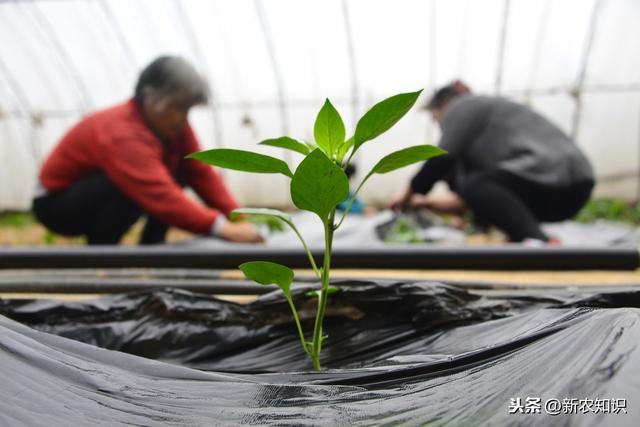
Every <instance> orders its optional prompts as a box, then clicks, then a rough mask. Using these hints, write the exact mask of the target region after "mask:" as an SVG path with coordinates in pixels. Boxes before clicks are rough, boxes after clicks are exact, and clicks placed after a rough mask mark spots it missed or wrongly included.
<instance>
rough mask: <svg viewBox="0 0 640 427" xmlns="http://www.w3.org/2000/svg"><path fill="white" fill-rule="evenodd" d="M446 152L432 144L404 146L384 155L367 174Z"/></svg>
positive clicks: (384, 170)
mask: <svg viewBox="0 0 640 427" xmlns="http://www.w3.org/2000/svg"><path fill="white" fill-rule="evenodd" d="M446 153H447V152H446V151H444V150H443V149H441V148H438V147H435V146H433V145H415V146H413V147H408V148H404V149H402V150H398V151H395V152H393V153H391V154H389V155H387V156H384V157H383V158H382V159H380V161H379V162H378V163H376V165H375V166H374V167H373V169H371V172H369V174H374V173H379V174H383V173H388V172H391V171H394V170H396V169H400V168H403V167H405V166H409V165H411V164H413V163H417V162H421V161H424V160H428V159H430V158H432V157H437V156H441V155H443V154H446Z"/></svg>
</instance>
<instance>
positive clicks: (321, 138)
mask: <svg viewBox="0 0 640 427" xmlns="http://www.w3.org/2000/svg"><path fill="white" fill-rule="evenodd" d="M313 135H314V137H315V139H316V144H318V147H320V148H321V149H322V151H324V152H325V153H327V156H328V157H329V158H332V157H333V153H334V152H335V150H337V149H338V147H339V146H340V144H342V143H343V142H344V135H345V130H344V123H343V122H342V117H340V114H339V113H338V111H337V110H336V109H335V108H334V107H333V105H332V104H331V101H329V100H328V99H327V100H326V101H325V102H324V105H323V106H322V108H321V109H320V112H319V113H318V117H316V123H315V125H314V126H313Z"/></svg>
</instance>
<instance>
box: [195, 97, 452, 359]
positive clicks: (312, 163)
mask: <svg viewBox="0 0 640 427" xmlns="http://www.w3.org/2000/svg"><path fill="white" fill-rule="evenodd" d="M419 95H420V91H419V92H411V93H402V94H399V95H395V96H392V97H390V98H387V99H385V100H384V101H381V102H379V103H378V104H376V105H374V106H373V107H372V108H371V109H370V110H369V111H368V112H366V113H365V114H364V116H363V117H362V118H361V119H360V120H359V121H358V123H357V125H356V130H355V133H354V135H353V136H352V137H350V138H346V130H345V126H344V122H343V121H342V117H341V116H340V114H339V113H338V111H337V110H336V109H335V108H334V106H333V105H332V104H331V102H330V101H329V100H328V99H327V100H326V101H325V103H324V105H323V106H322V108H321V109H320V112H319V113H318V115H317V117H316V121H315V124H314V128H313V130H314V138H315V143H314V144H312V143H308V142H303V141H299V140H297V139H294V138H291V137H288V136H283V137H280V138H274V139H268V140H266V141H262V142H261V143H260V144H262V145H268V146H273V147H278V148H283V149H286V150H291V151H293V152H296V153H298V154H301V155H303V156H304V159H303V160H302V161H301V162H300V164H299V165H298V167H297V169H296V170H295V172H292V171H291V170H290V169H289V165H287V163H285V162H284V161H282V160H280V159H277V158H275V157H271V156H267V155H263V154H258V153H253V152H251V151H244V150H234V149H214V150H208V151H202V152H199V153H194V154H191V155H190V156H188V157H189V158H193V159H197V160H200V161H202V162H205V163H207V164H210V165H214V166H218V167H223V168H228V169H235V170H241V171H246V172H257V173H280V174H282V175H284V176H286V177H288V178H291V184H290V192H291V199H292V201H293V203H294V204H295V205H296V207H298V208H299V209H302V210H306V211H310V212H313V213H315V214H316V215H317V216H318V218H320V221H321V222H322V226H323V228H324V235H325V245H324V258H323V260H322V265H321V267H318V264H317V263H316V261H315V259H314V257H313V254H312V253H311V251H310V250H309V248H308V247H307V244H306V243H305V241H304V239H303V237H302V235H301V234H300V232H299V231H298V230H297V228H296V227H295V225H294V223H293V221H292V219H291V217H290V216H289V215H288V214H286V213H284V212H280V211H277V210H274V209H253V208H244V209H237V210H235V211H234V212H233V213H232V219H234V218H237V217H238V216H239V215H250V216H258V217H271V218H275V219H277V220H278V221H281V222H282V223H284V224H286V225H287V226H289V227H291V228H292V229H293V231H294V232H295V233H296V235H297V236H298V238H299V239H300V242H301V243H302V246H303V247H304V249H305V251H306V253H307V256H308V258H309V263H310V264H311V267H312V268H313V271H314V272H315V274H316V276H317V278H318V280H319V281H320V289H319V290H317V291H314V292H311V293H309V295H310V296H313V297H315V298H317V310H316V317H315V323H314V327H313V333H312V336H311V340H308V339H307V336H305V333H304V330H303V328H302V324H301V323H300V319H299V316H298V313H297V310H296V307H295V304H294V302H293V298H292V295H291V284H292V282H293V278H294V273H293V271H292V270H291V269H290V268H289V267H286V266H284V265H280V264H275V263H272V262H266V261H252V262H247V263H244V264H242V265H240V270H242V272H243V273H244V275H245V276H246V277H247V278H249V279H251V280H254V281H255V282H257V283H260V284H263V285H271V284H274V285H277V286H278V287H279V288H280V289H281V290H282V292H283V293H284V295H285V298H286V299H287V301H288V303H289V305H290V307H291V311H292V313H293V318H294V320H295V324H296V327H297V330H298V335H299V338H300V344H301V346H302V349H303V351H304V352H305V353H306V354H307V355H308V356H309V357H311V359H312V360H313V367H314V369H316V370H320V352H321V350H322V343H323V341H324V340H325V339H326V338H327V336H326V335H325V334H324V333H323V329H322V326H323V321H324V314H325V310H326V306H327V300H328V296H329V294H331V293H333V292H335V288H332V287H331V286H330V285H329V283H330V270H331V248H332V244H333V234H334V232H335V231H336V230H337V229H338V228H339V227H340V225H341V224H342V222H343V221H344V218H345V217H346V215H347V213H348V212H349V209H350V208H351V205H352V203H353V201H354V200H355V198H356V197H357V195H358V192H359V191H360V189H361V188H362V186H363V185H364V183H365V182H366V181H367V180H368V179H369V178H370V177H371V176H373V175H374V174H385V173H388V172H391V171H394V170H396V169H400V168H402V167H404V166H408V165H410V164H413V163H417V162H421V161H424V160H427V159H429V158H432V157H435V156H439V155H442V154H444V153H445V152H444V151H443V150H441V149H439V148H437V147H434V146H429V145H419V146H414V147H409V148H405V149H402V150H399V151H396V152H393V153H391V154H389V155H387V156H385V157H383V158H382V159H381V160H380V161H379V162H378V163H377V164H376V165H375V166H374V167H373V168H372V169H371V171H369V173H368V174H367V175H366V176H365V177H364V179H363V180H362V182H361V183H360V185H359V186H358V187H357V189H356V191H355V192H354V193H353V194H352V195H351V197H350V198H349V180H348V178H347V175H346V174H345V169H346V168H347V166H348V165H349V162H350V161H351V159H352V158H353V156H354V154H355V153H356V152H357V151H358V149H360V147H362V146H363V145H364V144H365V143H367V142H369V141H371V140H372V139H374V138H376V137H378V136H379V135H381V134H382V133H384V132H386V131H387V130H389V129H390V128H391V127H392V126H393V125H395V124H396V123H397V122H398V120H400V119H401V118H402V117H403V116H404V115H405V114H406V113H407V112H408V111H409V109H410V108H411V107H412V106H413V105H414V103H415V102H416V100H417V99H418V96H419ZM348 198H349V200H347V199H348ZM344 201H347V207H346V209H345V211H344V212H343V213H342V216H341V218H340V219H339V220H338V219H337V218H336V206H337V205H338V204H340V203H342V202H344Z"/></svg>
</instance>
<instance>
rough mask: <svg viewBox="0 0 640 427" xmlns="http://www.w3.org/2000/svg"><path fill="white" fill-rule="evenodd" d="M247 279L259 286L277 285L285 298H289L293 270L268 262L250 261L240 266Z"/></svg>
mask: <svg viewBox="0 0 640 427" xmlns="http://www.w3.org/2000/svg"><path fill="white" fill-rule="evenodd" d="M239 268H240V270H242V272H243V273H244V275H245V276H246V277H247V279H251V280H253V281H254V282H257V283H259V284H261V285H277V286H278V287H279V288H280V289H282V292H284V294H285V295H286V296H287V297H291V282H293V270H291V269H290V268H289V267H286V266H284V265H282V264H276V263H275V262H269V261H250V262H245V263H243V264H240V266H239Z"/></svg>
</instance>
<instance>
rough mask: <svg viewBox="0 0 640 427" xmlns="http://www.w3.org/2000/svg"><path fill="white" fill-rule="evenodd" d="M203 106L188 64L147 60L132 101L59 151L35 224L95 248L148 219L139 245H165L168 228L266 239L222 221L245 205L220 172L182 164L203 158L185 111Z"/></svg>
mask: <svg viewBox="0 0 640 427" xmlns="http://www.w3.org/2000/svg"><path fill="white" fill-rule="evenodd" d="M207 99H208V87H207V84H206V82H205V80H204V78H203V77H202V76H201V75H200V74H198V72H197V71H196V70H195V69H194V68H193V67H192V66H191V65H190V64H189V63H188V62H186V61H185V60H184V59H182V58H180V57H175V56H162V57H159V58H157V59H156V60H154V61H153V62H151V64H149V65H148V66H147V67H146V68H145V69H144V70H143V71H142V73H141V74H140V76H139V78H138V82H137V84H136V87H135V95H134V97H133V98H132V99H130V100H128V101H127V102H125V103H123V104H119V105H116V106H113V107H111V108H107V109H105V110H101V111H98V112H94V113H92V114H90V115H88V116H86V117H85V118H83V119H82V120H81V121H80V122H79V123H78V124H76V125H75V126H74V127H73V128H72V129H71V130H69V131H68V133H67V134H66V135H65V136H64V137H63V138H62V140H61V141H60V142H59V143H58V144H57V146H56V147H55V148H54V149H53V151H52V152H51V154H50V155H49V156H48V158H47V159H46V161H45V162H44V164H43V166H42V168H41V170H40V174H39V188H38V190H37V191H36V197H35V198H34V200H33V211H34V213H35V215H36V217H37V218H38V220H39V221H40V222H42V224H44V225H45V226H46V227H47V228H48V229H50V230H51V231H53V232H55V233H58V234H62V235H67V236H86V240H87V243H88V244H90V245H91V244H117V243H119V242H120V239H121V238H122V236H123V235H124V234H125V233H126V232H127V230H128V229H129V228H130V227H131V226H132V225H133V224H134V223H135V222H136V221H137V220H138V219H139V218H140V217H141V216H142V215H145V216H146V217H147V219H146V223H145V226H144V228H143V230H142V235H141V237H140V241H139V243H140V244H153V243H160V242H163V241H164V240H165V235H166V232H167V229H168V227H169V226H174V227H177V228H181V229H183V230H187V231H190V232H193V233H198V234H205V235H215V236H219V237H220V238H223V239H226V240H229V241H233V242H260V241H262V238H261V236H260V234H259V233H258V232H257V230H256V229H255V228H254V227H253V226H252V225H251V224H248V223H233V222H230V221H228V220H227V219H226V218H227V216H228V215H229V213H230V212H231V211H232V210H233V209H235V208H237V207H239V205H238V202H237V201H236V200H235V198H234V197H233V195H232V194H231V193H230V192H229V190H228V189H227V187H226V185H225V184H224V182H223V181H222V179H221V177H220V175H219V174H218V173H217V171H216V170H214V169H213V168H211V167H210V166H207V165H205V164H203V163H201V162H198V161H195V160H186V159H185V156H186V155H188V154H190V153H193V152H196V151H200V144H199V142H198V139H197V138H196V135H195V133H194V132H193V130H192V128H191V126H190V125H189V123H188V120H187V116H188V113H189V110H190V109H191V107H193V106H195V105H198V104H203V103H206V102H207ZM183 186H189V187H191V188H192V189H193V190H194V191H195V192H196V193H197V195H198V196H199V197H200V199H201V200H202V202H203V203H200V202H197V201H196V200H194V199H193V198H191V197H188V196H187V195H186V194H185V193H184V191H183V190H182V187H183Z"/></svg>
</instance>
